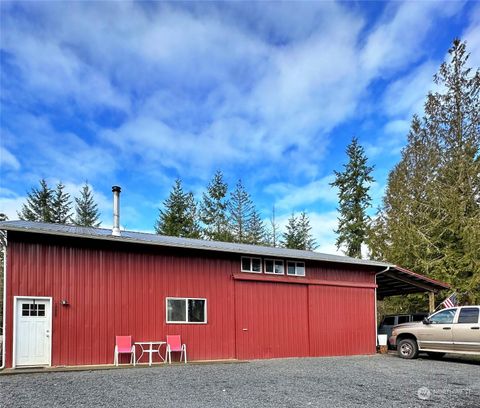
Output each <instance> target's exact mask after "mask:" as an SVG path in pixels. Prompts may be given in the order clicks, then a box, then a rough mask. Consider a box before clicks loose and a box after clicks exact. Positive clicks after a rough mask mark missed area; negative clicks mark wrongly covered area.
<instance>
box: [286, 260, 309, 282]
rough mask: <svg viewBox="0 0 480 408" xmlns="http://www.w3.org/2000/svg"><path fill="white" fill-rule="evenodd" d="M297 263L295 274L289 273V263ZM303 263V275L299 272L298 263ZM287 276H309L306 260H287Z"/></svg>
mask: <svg viewBox="0 0 480 408" xmlns="http://www.w3.org/2000/svg"><path fill="white" fill-rule="evenodd" d="M289 263H290V264H292V263H293V264H295V273H294V274H291V273H288V264H289ZM299 263H301V264H303V275H299V274H298V273H297V267H298V266H297V264H299ZM287 276H297V277H300V278H305V277H306V276H307V267H306V265H305V261H287Z"/></svg>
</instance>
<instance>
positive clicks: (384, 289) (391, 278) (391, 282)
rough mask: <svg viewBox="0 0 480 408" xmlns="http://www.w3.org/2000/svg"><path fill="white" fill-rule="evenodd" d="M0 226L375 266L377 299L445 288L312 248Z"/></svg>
mask: <svg viewBox="0 0 480 408" xmlns="http://www.w3.org/2000/svg"><path fill="white" fill-rule="evenodd" d="M0 229H2V230H6V231H17V232H24V233H33V234H46V235H55V236H68V237H76V238H84V239H96V240H106V241H115V242H125V243H133V244H143V245H157V246H164V247H175V248H185V249H195V250H206V251H214V252H228V253H238V254H244V255H250V256H251V255H257V256H271V257H278V258H290V259H302V260H311V261H321V262H332V263H341V264H351V265H365V266H371V267H373V269H374V270H376V269H378V272H379V273H378V275H377V285H378V289H377V294H378V297H379V298H380V299H382V298H384V297H386V296H392V295H403V294H407V293H419V292H425V291H434V292H437V291H439V290H442V289H447V288H449V286H448V285H447V284H445V283H442V282H438V281H435V280H433V279H430V278H427V277H426V276H422V275H419V274H416V273H414V272H412V271H409V270H407V269H404V268H401V267H399V266H396V265H394V264H391V263H387V262H379V261H372V260H368V259H357V258H351V257H348V256H341V255H331V254H323V253H320V252H315V251H302V250H297V249H288V248H273V247H266V246H259V245H248V244H238V243H232V242H218V241H206V240H201V239H191V238H179V237H169V236H165V235H158V234H152V233H144V232H136V231H121V236H114V235H112V230H111V229H106V228H93V227H79V226H75V225H65V224H50V223H42V222H33V221H4V222H0Z"/></svg>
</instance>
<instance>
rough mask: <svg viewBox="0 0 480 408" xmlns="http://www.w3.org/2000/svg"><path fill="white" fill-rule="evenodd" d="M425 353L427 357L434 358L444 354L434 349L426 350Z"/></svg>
mask: <svg viewBox="0 0 480 408" xmlns="http://www.w3.org/2000/svg"><path fill="white" fill-rule="evenodd" d="M427 354H428V357H430V358H435V359H436V358H442V357H443V356H444V355H445V353H439V352H436V351H428V352H427Z"/></svg>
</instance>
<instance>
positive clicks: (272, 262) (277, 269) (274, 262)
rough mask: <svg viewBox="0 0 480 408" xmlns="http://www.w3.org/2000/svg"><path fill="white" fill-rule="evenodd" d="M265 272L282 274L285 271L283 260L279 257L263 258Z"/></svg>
mask: <svg viewBox="0 0 480 408" xmlns="http://www.w3.org/2000/svg"><path fill="white" fill-rule="evenodd" d="M265 273H272V274H274V275H283V274H284V273H285V267H284V264H283V261H282V260H280V259H265Z"/></svg>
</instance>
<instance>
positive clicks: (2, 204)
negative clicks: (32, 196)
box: [0, 189, 26, 220]
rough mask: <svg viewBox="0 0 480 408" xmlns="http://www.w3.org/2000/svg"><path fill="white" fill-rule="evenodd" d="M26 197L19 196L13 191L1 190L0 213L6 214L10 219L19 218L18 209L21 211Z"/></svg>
mask: <svg viewBox="0 0 480 408" xmlns="http://www.w3.org/2000/svg"><path fill="white" fill-rule="evenodd" d="M25 200H26V197H22V196H19V195H17V194H15V193H13V192H12V191H5V189H2V191H0V213H3V214H5V215H6V216H7V217H8V219H9V220H18V214H17V211H20V210H21V208H22V204H23V203H24V202H25Z"/></svg>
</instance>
